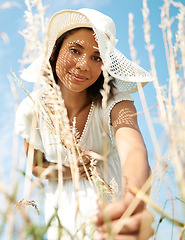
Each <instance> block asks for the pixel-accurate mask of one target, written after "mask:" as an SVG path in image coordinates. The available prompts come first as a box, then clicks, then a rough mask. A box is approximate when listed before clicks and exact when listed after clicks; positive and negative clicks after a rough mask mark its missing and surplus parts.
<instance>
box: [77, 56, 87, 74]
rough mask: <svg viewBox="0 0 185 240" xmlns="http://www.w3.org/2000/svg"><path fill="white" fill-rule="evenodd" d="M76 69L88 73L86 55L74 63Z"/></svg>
mask: <svg viewBox="0 0 185 240" xmlns="http://www.w3.org/2000/svg"><path fill="white" fill-rule="evenodd" d="M76 68H78V69H80V70H82V71H88V70H89V66H88V59H87V55H86V54H84V55H81V56H80V57H79V58H78V60H77V62H76Z"/></svg>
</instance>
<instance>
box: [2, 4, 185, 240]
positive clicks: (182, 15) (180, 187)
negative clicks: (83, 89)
mask: <svg viewBox="0 0 185 240" xmlns="http://www.w3.org/2000/svg"><path fill="white" fill-rule="evenodd" d="M25 4H26V6H27V11H26V12H25V20H26V22H27V28H26V29H25V30H23V31H22V35H23V36H24V38H25V51H24V54H23V59H22V61H21V67H24V66H25V65H26V64H28V63H30V62H32V61H33V60H34V59H35V58H37V57H38V56H39V55H40V52H41V51H42V49H43V46H44V42H45V40H46V39H44V40H42V39H43V36H44V34H45V30H46V25H47V22H48V20H47V19H45V10H46V8H45V7H44V6H43V5H42V1H41V0H38V1H31V0H25ZM170 7H173V8H176V9H177V10H178V14H177V15H176V16H171V15H170ZM142 13H143V29H144V39H145V44H146V49H147V51H148V56H149V62H150V67H151V74H152V76H153V78H154V82H153V83H154V89H155V91H156V101H157V109H158V117H159V119H160V122H161V124H162V126H163V128H164V131H165V134H166V136H167V139H168V142H167V143H166V145H165V152H164V149H161V145H160V142H159V139H158V136H157V134H156V131H155V125H154V123H153V121H152V116H151V114H150V111H149V107H148V106H147V102H146V99H145V95H144V92H143V90H142V89H141V87H140V85H139V84H138V89H139V95H140V99H141V103H142V106H143V112H144V115H145V118H146V122H147V125H148V131H149V133H150V135H151V139H152V144H153V146H154V151H155V152H154V159H153V161H155V162H156V164H155V168H154V169H153V174H152V176H151V178H150V179H148V181H147V182H146V183H145V185H144V186H143V188H142V189H141V190H138V189H131V191H132V192H134V193H135V194H136V196H137V198H136V199H135V201H133V202H132V204H131V205H130V206H129V208H128V210H127V211H126V212H125V213H124V214H123V216H122V219H121V220H120V224H118V225H117V226H116V228H115V229H114V233H116V232H117V231H119V229H120V227H121V226H122V224H124V219H125V218H126V217H128V216H129V215H131V214H132V212H133V211H134V209H135V208H136V206H137V204H138V202H139V199H142V200H143V201H145V202H146V203H147V204H148V206H149V207H150V209H151V211H153V212H154V215H155V216H157V217H158V219H159V220H157V218H156V223H154V230H155V233H154V237H153V239H157V231H158V229H159V227H160V224H162V223H161V222H162V221H169V222H171V224H172V225H173V226H174V228H178V229H179V237H178V239H179V240H182V239H184V238H185V234H184V231H185V226H184V224H185V212H184V210H183V209H185V206H184V205H185V187H184V186H185V172H184V171H185V170H184V169H185V101H184V100H185V99H184V98H185V6H184V5H183V4H182V3H181V2H179V1H177V2H175V1H167V0H164V4H163V6H162V7H161V25H160V28H161V30H162V34H163V40H164V47H165V52H166V64H167V66H168V74H169V77H168V79H166V86H165V87H164V86H161V85H160V79H159V78H158V74H157V69H156V66H155V57H154V54H153V47H154V46H153V44H152V40H151V35H150V27H151V26H150V19H149V9H148V5H147V0H143V10H142ZM133 20H134V17H133V15H132V14H130V15H129V44H130V50H131V57H132V60H133V61H135V62H137V51H136V49H135V48H134V21H133ZM174 22H175V24H176V25H175V26H177V28H176V29H175V28H174V27H173V24H174ZM40 29H42V31H41V32H40ZM172 29H173V30H172ZM155 47H157V46H155ZM45 71H48V74H47V76H50V77H47V78H46V79H45V89H46V93H45V94H46V98H45V101H44V102H43V105H42V108H41V109H43V112H42V113H41V114H43V117H44V118H45V119H46V121H47V123H48V128H49V129H50V131H51V133H55V134H56V135H57V139H58V142H59V143H61V142H62V143H63V144H65V146H66V147H67V149H68V153H69V156H68V157H69V159H71V161H70V162H69V164H70V166H71V169H73V182H74V185H75V188H76V192H77V193H78V190H79V171H78V164H77V161H78V160H79V158H80V159H81V161H83V157H82V154H83V152H82V150H81V149H80V148H79V146H78V138H77V137H76V131H75V124H74V128H73V130H72V131H71V129H70V126H69V121H68V118H67V113H66V109H65V107H64V103H63V100H62V97H61V95H60V92H59V89H58V87H57V86H56V84H55V82H53V78H52V76H51V74H50V73H51V72H50V71H51V70H50V69H49V70H48V68H46V69H45ZM14 77H15V78H16V76H15V75H14ZM106 80H107V81H105V85H104V91H103V92H102V94H103V103H104V108H105V109H106V101H107V95H108V93H109V89H108V85H107V82H108V80H109V79H108V76H107V78H106ZM16 81H17V82H18V83H19V85H21V87H22V88H23V90H24V86H23V85H22V83H21V82H20V81H19V79H17V78H16ZM51 86H53V87H51ZM13 87H14V86H13V83H12V89H14V88H13ZM25 91H26V90H25ZM26 94H28V95H29V93H27V92H26ZM48 98H49V102H50V103H51V105H49V104H48V100H47V99H48ZM56 103H57V104H56ZM37 107H38V106H36V108H37ZM39 111H41V110H40V108H39ZM54 112H55V114H54ZM56 113H57V114H56ZM60 114H62V115H63V116H64V117H63V119H60V118H59V117H58V115H60ZM59 119H60V120H59ZM35 126H36V119H33V129H34V127H35ZM59 130H60V131H59ZM105 131H106V129H105ZM32 134H33V136H32V137H33V139H34V134H35V133H34V131H33V133H32ZM64 135H65V138H64V137H63V136H64ZM66 136H67V137H66ZM14 141H17V139H16V138H15V139H14ZM104 148H105V152H106V139H105V145H104ZM58 152H59V149H58ZM21 154H24V153H21ZM21 156H22V155H21ZM94 159H100V160H101V161H106V159H105V158H104V157H103V156H99V155H95V153H94V154H93V153H92V156H91V161H92V176H93V177H90V176H88V178H89V181H90V182H92V186H93V188H95V191H96V192H97V194H98V196H99V197H102V195H104V192H107V193H108V194H112V196H113V198H114V197H116V194H117V193H116V191H115V189H116V188H117V185H116V183H115V182H114V180H113V181H112V186H109V185H107V183H106V181H103V180H102V178H101V177H100V176H99V174H98V172H97V169H96V161H95V160H94ZM23 161H24V157H20V155H19V160H18V168H19V169H20V170H21V171H22V174H20V172H18V173H17V175H15V174H14V175H13V177H12V181H13V182H14V184H13V188H12V191H10V192H7V188H6V184H5V182H4V181H3V178H2V179H1V184H0V193H1V196H2V197H3V199H4V201H5V202H6V208H4V209H3V210H1V223H0V224H1V231H0V236H2V237H5V238H6V239H19V240H21V239H25V238H29V237H30V239H43V238H44V235H45V233H46V231H47V229H48V227H49V226H50V223H51V222H52V220H53V218H54V217H56V218H57V219H58V223H59V235H60V234H62V233H61V230H62V229H63V227H62V226H61V224H60V220H59V218H58V215H57V211H56V213H55V214H54V215H53V216H52V218H51V220H50V222H49V223H48V225H47V226H45V225H44V223H39V222H37V221H35V220H34V217H33V216H36V215H38V214H39V205H40V203H39V202H34V201H33V200H32V198H33V197H34V196H35V194H41V195H42V194H43V191H44V188H45V181H44V176H43V178H42V176H41V178H40V179H35V178H32V176H31V171H30V167H32V165H33V149H30V151H29V155H28V160H27V166H26V168H25V167H24V163H23ZM59 166H62V159H61V157H60V154H58V166H57V168H58V171H59V182H60V186H61V190H62V186H63V180H62V179H63V178H62V174H63V172H62V168H60V167H59ZM105 166H106V164H105ZM84 167H85V165H84ZM169 169H171V170H172V171H173V173H174V181H175V185H176V192H175V195H174V194H173V192H172V193H171V198H172V199H175V198H178V201H179V202H181V203H182V216H181V217H180V218H178V217H174V216H173V215H171V211H170V213H169V212H168V211H166V209H165V208H164V207H163V205H162V204H161V203H160V201H158V199H156V197H155V196H156V195H157V193H158V192H160V189H161V187H162V185H163V184H164V182H165V181H166V179H168V178H169V177H170V175H169V171H168V170H169ZM52 170H53V167H51V168H50V169H48V170H47V172H45V174H47V173H48V172H49V171H52ZM10 171H12V170H10ZM105 171H106V168H105ZM87 174H88V172H87ZM151 182H152V186H153V187H152V190H151V194H150V196H148V195H147V194H146V192H148V189H149V188H150V184H151ZM93 183H95V184H93ZM20 188H23V189H24V190H23V191H21V194H20ZM38 189H39V192H38ZM171 191H173V189H172V190H171ZM20 195H22V196H21V197H20ZM22 197H24V198H22ZM103 198H104V199H106V198H105V197H104V196H103ZM40 200H41V198H40ZM76 201H77V202H78V194H77V199H76ZM166 201H168V198H166ZM174 205H175V202H173V201H172V208H173V206H174ZM172 212H173V209H172ZM32 214H33V215H32ZM17 219H18V222H20V224H17ZM122 220H123V221H122ZM83 234H84V226H82V228H81V235H80V238H79V239H83ZM111 234H112V233H111ZM31 237H32V238H31ZM169 239H170V238H169Z"/></svg>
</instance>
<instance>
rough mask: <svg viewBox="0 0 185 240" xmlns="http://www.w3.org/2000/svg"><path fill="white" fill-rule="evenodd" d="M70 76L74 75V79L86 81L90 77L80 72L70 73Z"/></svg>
mask: <svg viewBox="0 0 185 240" xmlns="http://www.w3.org/2000/svg"><path fill="white" fill-rule="evenodd" d="M69 74H70V76H71V77H72V79H74V80H75V81H78V82H85V81H86V80H87V79H88V78H87V77H86V76H83V75H80V74H76V73H70V72H69Z"/></svg>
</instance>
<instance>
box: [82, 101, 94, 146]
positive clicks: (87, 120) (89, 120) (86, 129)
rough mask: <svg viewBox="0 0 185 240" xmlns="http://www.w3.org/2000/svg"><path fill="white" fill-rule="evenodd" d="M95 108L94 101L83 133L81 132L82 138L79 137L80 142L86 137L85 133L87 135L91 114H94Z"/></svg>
mask: <svg viewBox="0 0 185 240" xmlns="http://www.w3.org/2000/svg"><path fill="white" fill-rule="evenodd" d="M93 110H94V103H93V102H92V103H91V108H90V110H89V113H88V116H87V120H86V123H85V126H84V128H83V131H82V134H81V136H80V139H79V142H81V141H82V139H83V138H84V135H85V133H86V131H87V127H88V124H89V121H90V118H91V116H92V112H93Z"/></svg>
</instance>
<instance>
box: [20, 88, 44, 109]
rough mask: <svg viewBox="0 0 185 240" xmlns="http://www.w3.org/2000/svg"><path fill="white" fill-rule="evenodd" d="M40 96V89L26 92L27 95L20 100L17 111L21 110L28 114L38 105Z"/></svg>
mask: <svg viewBox="0 0 185 240" xmlns="http://www.w3.org/2000/svg"><path fill="white" fill-rule="evenodd" d="M40 96H41V92H40V90H37V91H33V92H32V93H27V97H26V98H24V99H23V100H22V101H21V102H20V104H19V107H18V109H17V112H18V113H19V114H20V113H22V112H23V113H24V114H30V113H31V112H33V111H34V109H35V108H36V106H38V102H39V99H40Z"/></svg>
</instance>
